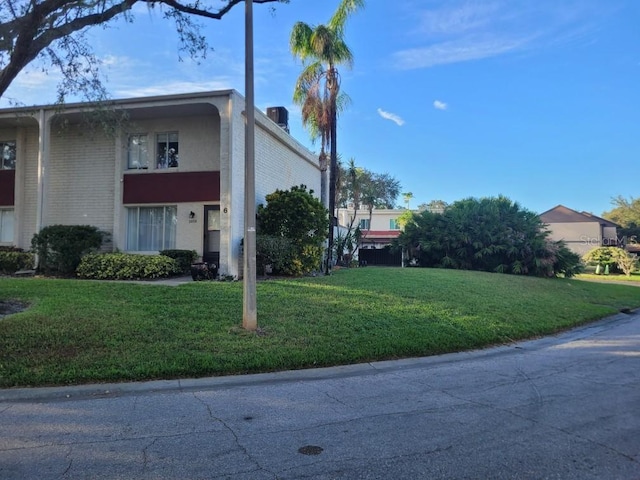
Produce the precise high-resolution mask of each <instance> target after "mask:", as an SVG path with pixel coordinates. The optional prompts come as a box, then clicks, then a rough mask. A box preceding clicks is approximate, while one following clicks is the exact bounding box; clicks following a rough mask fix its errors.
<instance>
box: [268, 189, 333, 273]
mask: <svg viewBox="0 0 640 480" xmlns="http://www.w3.org/2000/svg"><path fill="white" fill-rule="evenodd" d="M266 200H267V204H266V205H259V206H258V212H257V213H258V215H257V217H258V218H257V219H258V222H257V223H258V234H259V236H260V235H263V236H265V237H264V238H265V240H264V241H263V244H262V247H263V249H262V252H261V254H262V255H263V257H264V259H265V260H263V261H268V262H269V263H265V265H268V264H270V265H271V266H272V267H273V272H274V273H279V274H285V275H303V274H306V273H309V272H311V271H313V270H315V269H317V268H319V267H320V263H321V261H322V244H323V242H324V240H325V238H326V235H327V230H328V228H329V217H328V215H329V213H328V212H327V209H326V208H324V205H322V202H320V200H318V199H317V198H316V197H314V196H313V190H309V191H307V187H306V186H305V185H300V186H298V187H295V186H294V187H291V189H290V190H276V191H275V192H273V193H270V194H269V195H267V196H266ZM274 238H278V239H280V240H278V241H276V240H274ZM256 252H258V240H257V239H256ZM257 254H258V253H257Z"/></svg>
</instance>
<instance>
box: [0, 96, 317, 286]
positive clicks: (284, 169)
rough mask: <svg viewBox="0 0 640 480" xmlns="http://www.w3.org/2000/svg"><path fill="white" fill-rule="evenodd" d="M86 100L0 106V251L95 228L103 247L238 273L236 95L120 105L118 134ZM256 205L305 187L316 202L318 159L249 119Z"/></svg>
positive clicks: (240, 160)
mask: <svg viewBox="0 0 640 480" xmlns="http://www.w3.org/2000/svg"><path fill="white" fill-rule="evenodd" d="M90 108H91V106H90V105H88V104H82V103H78V104H68V105H64V106H60V105H56V106H42V107H31V108H11V109H3V110H0V161H1V162H2V165H1V166H0V245H15V246H18V247H21V248H25V249H28V248H30V245H31V238H32V237H33V234H34V233H36V232H38V231H40V229H41V228H42V227H45V226H47V225H54V224H66V225H74V224H83V225H84V224H87V225H94V226H96V227H98V228H99V229H101V230H103V231H106V232H108V233H109V234H110V242H111V243H110V245H108V247H109V248H113V249H117V250H120V251H123V252H135V253H157V252H158V251H159V250H164V249H173V248H177V249H188V250H195V251H196V252H198V254H199V255H200V256H202V257H203V259H204V260H207V261H214V262H216V263H218V264H219V271H220V273H221V274H224V275H233V276H240V275H241V265H240V255H241V240H242V238H243V236H244V178H245V175H244V164H245V161H244V138H245V135H244V132H245V125H244V124H245V122H244V116H243V113H244V112H243V110H244V108H245V101H244V98H243V97H242V96H240V94H238V93H237V92H236V91H233V90H224V91H215V92H202V93H192V94H182V95H167V96H158V97H148V98H133V99H127V100H117V101H114V102H112V103H110V104H109V106H108V108H110V109H113V111H116V112H124V113H126V117H125V118H126V120H125V121H124V123H123V124H122V125H121V126H119V127H118V128H117V129H116V131H115V133H113V134H109V133H106V130H105V129H104V128H100V127H97V128H91V127H90V126H89V123H88V122H87V118H89V116H90V115H91V114H94V115H95V114H96V113H97V114H98V115H100V112H99V111H98V112H96V111H95V110H90ZM255 151H256V159H255V176H256V198H255V202H256V204H259V203H263V202H264V199H265V196H266V195H267V194H269V193H271V192H273V191H275V190H276V189H281V190H285V189H289V188H291V187H292V186H294V185H300V184H304V185H306V186H307V187H308V188H309V189H313V190H314V191H315V192H316V195H317V196H318V197H319V196H320V187H321V172H320V166H319V163H318V158H317V157H316V156H315V155H314V154H312V153H311V152H309V151H308V150H307V149H305V148H304V147H303V146H302V145H301V144H299V143H298V142H297V141H296V140H294V139H293V138H292V137H291V136H290V135H289V134H288V133H287V132H286V131H285V130H284V129H283V128H281V126H278V125H277V124H276V123H274V122H273V121H272V120H270V119H269V118H268V117H267V116H266V115H264V114H263V113H262V112H259V111H256V137H255Z"/></svg>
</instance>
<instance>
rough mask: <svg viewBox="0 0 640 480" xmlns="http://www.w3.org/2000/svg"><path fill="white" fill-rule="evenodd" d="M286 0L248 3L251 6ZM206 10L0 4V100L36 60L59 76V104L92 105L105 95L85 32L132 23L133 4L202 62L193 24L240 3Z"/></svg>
mask: <svg viewBox="0 0 640 480" xmlns="http://www.w3.org/2000/svg"><path fill="white" fill-rule="evenodd" d="M278 1H280V2H288V0H253V2H254V3H272V2H278ZM217 3H218V5H216V6H208V5H205V4H203V2H200V1H197V0H191V1H190V0H102V1H84V0H37V1H36V0H0V97H2V96H3V95H4V93H5V92H6V90H7V88H9V85H11V83H12V82H13V81H14V80H15V78H16V77H17V75H18V74H19V73H20V71H22V70H23V69H24V68H25V67H26V66H27V65H29V64H30V63H31V62H32V61H34V60H35V59H38V58H39V59H41V60H42V63H43V68H48V67H53V68H57V69H58V70H60V73H61V74H62V78H63V80H62V83H61V84H60V85H59V88H58V97H59V100H62V99H64V96H65V94H66V93H70V92H75V93H82V94H84V95H85V96H86V97H87V98H89V99H92V100H101V99H102V98H103V97H104V96H105V95H106V93H105V89H104V86H103V85H102V83H101V81H100V78H99V75H98V67H99V61H98V60H97V59H96V57H95V56H94V54H93V51H92V49H91V47H90V46H89V45H88V43H87V41H86V39H85V38H84V36H83V35H84V33H85V32H86V30H87V29H88V28H90V27H93V26H96V25H104V24H107V23H108V22H109V21H111V20H113V19H114V18H117V17H125V18H126V19H127V20H129V21H133V13H132V9H133V7H134V6H136V5H138V4H145V5H148V6H149V7H150V8H155V7H158V8H163V10H162V14H163V17H164V18H165V19H167V20H170V21H173V22H174V23H175V25H176V28H175V31H176V32H177V35H178V38H179V40H180V43H181V51H184V52H186V53H187V54H189V55H190V56H191V57H192V58H195V59H198V58H204V57H205V56H206V53H207V50H208V45H207V41H206V39H205V37H204V35H203V34H202V32H201V26H200V25H199V24H198V23H196V22H195V21H194V18H205V19H214V20H219V19H221V18H222V17H223V16H224V15H226V14H227V13H228V12H229V11H230V10H231V9H232V8H233V7H234V6H235V5H237V4H239V3H242V0H222V1H220V2H217Z"/></svg>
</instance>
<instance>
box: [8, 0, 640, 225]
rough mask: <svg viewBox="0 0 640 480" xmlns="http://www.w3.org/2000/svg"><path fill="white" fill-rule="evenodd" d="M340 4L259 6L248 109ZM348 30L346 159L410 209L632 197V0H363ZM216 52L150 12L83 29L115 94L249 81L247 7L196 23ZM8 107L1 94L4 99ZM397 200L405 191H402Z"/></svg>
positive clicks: (639, 116)
mask: <svg viewBox="0 0 640 480" xmlns="http://www.w3.org/2000/svg"><path fill="white" fill-rule="evenodd" d="M337 3H338V1H337V0H335V1H334V0H322V1H313V0H291V2H290V3H289V4H287V5H278V6H277V7H276V9H275V12H273V11H272V9H271V8H269V7H268V6H264V5H255V7H254V15H255V19H254V21H255V34H254V36H255V44H256V46H255V50H256V52H255V70H256V85H255V92H256V104H257V106H258V107H260V108H261V109H263V110H265V109H266V108H267V107H268V106H277V105H283V106H286V107H287V108H288V109H289V122H290V128H291V134H292V135H293V136H294V137H296V138H297V139H298V140H299V141H300V142H302V143H303V144H304V145H306V146H308V147H309V148H310V149H311V150H317V149H318V146H317V145H314V144H312V143H311V141H310V140H309V136H308V134H307V133H306V131H305V130H304V129H303V127H302V124H301V120H300V114H299V109H298V108H297V107H296V106H294V105H293V104H292V100H291V94H292V90H293V86H294V83H295V79H296V77H297V75H298V73H299V72H300V63H299V62H298V61H297V60H296V59H295V58H293V56H292V55H291V54H290V53H289V49H288V40H289V33H290V31H291V27H292V25H293V24H294V22H296V21H304V22H307V23H309V24H313V25H315V24H319V23H325V22H327V21H328V19H329V18H330V16H331V14H332V12H333V10H334V9H335V7H336V5H337ZM366 3H367V5H366V8H365V9H364V10H361V11H359V12H358V13H356V14H355V15H354V16H353V17H352V19H351V20H350V22H349V23H348V25H347V29H346V40H347V42H348V44H349V45H350V47H351V49H352V51H353V54H354V57H355V64H354V66H353V68H352V69H351V70H349V69H347V68H343V69H342V88H343V91H345V92H346V93H347V94H348V95H349V96H350V98H351V101H352V103H351V105H350V107H349V108H348V110H347V111H345V112H344V113H343V114H342V115H341V117H340V119H339V130H338V149H339V152H340V154H341V156H342V158H343V160H348V159H350V158H354V159H355V162H356V164H357V165H360V166H362V167H366V168H368V169H370V170H373V171H376V172H380V173H382V172H388V173H390V174H392V175H393V176H395V177H396V178H398V179H399V180H400V182H401V184H402V190H403V192H406V191H410V192H412V193H413V195H414V198H413V200H412V201H411V206H412V207H415V206H417V205H418V204H419V203H423V202H428V201H430V200H434V199H441V200H445V201H447V202H453V201H455V200H458V199H461V198H465V197H469V196H475V197H482V196H496V195H499V194H503V195H506V196H508V197H509V198H511V199H512V200H515V201H517V202H518V203H520V205H521V206H523V207H525V208H528V209H531V210H533V211H536V212H539V213H541V212H543V211H545V210H547V209H549V208H552V207H554V206H555V205H557V204H563V205H566V206H568V207H570V208H573V209H576V210H586V211H590V212H592V213H595V214H598V215H599V214H601V213H602V212H603V211H605V210H609V209H611V198H612V197H614V196H617V195H623V196H625V197H630V196H634V197H637V196H640V188H639V185H640V170H639V169H638V165H639V160H640V81H639V80H640V48H639V47H640V28H638V23H639V21H640V2H638V1H637V0H403V1H401V2H389V1H382V0H368V1H367V2H366ZM205 31H206V33H207V37H208V39H209V42H210V44H211V46H212V47H213V48H214V51H213V52H212V53H211V54H209V56H208V58H207V59H206V60H205V61H204V62H203V63H201V64H200V65H197V64H195V62H193V61H191V60H189V59H186V60H185V61H183V62H179V61H178V46H177V36H176V35H175V34H174V32H173V31H172V25H171V24H170V23H168V22H166V21H164V20H163V19H162V17H161V14H160V12H159V11H157V10H148V9H147V8H146V7H140V8H137V9H136V11H135V21H134V22H133V23H126V22H124V21H120V22H116V23H114V24H112V25H111V27H110V28H107V29H102V28H97V29H95V30H93V31H91V33H90V35H89V38H90V39H91V43H92V45H93V46H94V49H95V51H96V53H97V54H98V55H99V56H100V58H102V60H103V62H104V68H103V72H104V74H105V77H106V84H107V85H108V87H109V90H110V93H111V95H112V97H114V98H126V97H132V96H145V95H157V94H170V93H186V92H191V91H202V90H215V89H220V88H234V89H236V90H238V91H240V92H241V93H243V91H244V8H243V7H242V6H240V8H236V9H235V10H234V11H232V12H231V14H229V15H228V16H226V17H224V19H223V20H221V21H209V22H205ZM55 82H56V77H55V75H53V74H50V75H45V74H43V73H42V72H41V71H40V70H39V69H38V68H37V66H34V67H33V68H30V69H28V71H26V72H24V73H23V74H22V75H21V76H20V77H19V79H18V80H17V81H16V82H15V84H14V85H13V86H12V87H11V89H10V90H9V91H8V92H7V94H6V96H5V97H13V98H14V99H18V100H19V101H21V102H22V103H24V104H27V105H32V104H42V103H48V102H50V101H53V100H54V93H53V92H54V90H55V89H53V87H52V85H54V84H55ZM0 106H3V107H4V106H7V100H6V99H3V100H0ZM398 204H402V198H398Z"/></svg>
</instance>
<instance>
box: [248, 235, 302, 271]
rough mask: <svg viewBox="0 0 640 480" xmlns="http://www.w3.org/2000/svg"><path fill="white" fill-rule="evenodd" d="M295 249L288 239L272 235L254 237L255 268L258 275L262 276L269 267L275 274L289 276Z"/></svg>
mask: <svg viewBox="0 0 640 480" xmlns="http://www.w3.org/2000/svg"><path fill="white" fill-rule="evenodd" d="M294 258H295V249H294V247H293V243H292V242H291V240H290V239H288V238H286V237H277V236H274V235H258V236H256V268H257V270H258V273H259V274H261V275H264V274H265V273H266V267H267V265H270V266H271V269H272V272H273V273H275V274H281V275H283V274H285V275H289V272H290V271H291V267H292V265H293V260H294Z"/></svg>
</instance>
